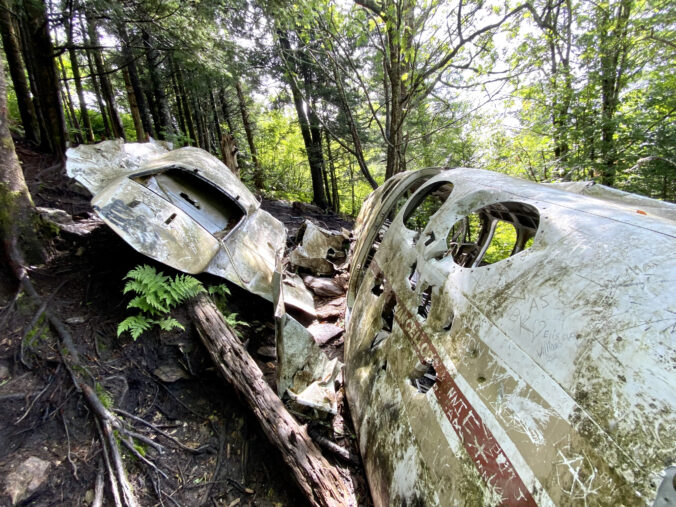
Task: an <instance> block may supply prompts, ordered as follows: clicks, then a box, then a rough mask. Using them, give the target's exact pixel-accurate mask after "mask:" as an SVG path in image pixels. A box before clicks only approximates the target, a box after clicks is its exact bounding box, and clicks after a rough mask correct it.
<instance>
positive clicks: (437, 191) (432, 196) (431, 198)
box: [404, 181, 453, 232]
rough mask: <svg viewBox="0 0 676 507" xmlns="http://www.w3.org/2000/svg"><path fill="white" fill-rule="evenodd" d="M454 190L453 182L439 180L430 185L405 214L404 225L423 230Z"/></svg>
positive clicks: (416, 197) (415, 229)
mask: <svg viewBox="0 0 676 507" xmlns="http://www.w3.org/2000/svg"><path fill="white" fill-rule="evenodd" d="M452 191H453V184H452V183H449V182H443V181H442V182H439V183H436V184H434V185H430V186H429V187H427V188H426V189H425V190H423V191H422V192H421V193H420V194H419V195H417V196H415V198H414V199H413V201H412V202H411V204H410V205H409V208H408V210H407V211H406V215H405V216H404V225H405V226H406V228H408V229H411V230H413V231H418V232H422V231H423V229H425V227H427V223H428V222H429V221H430V218H431V217H432V215H434V214H435V213H436V212H437V211H439V208H441V205H442V204H444V203H445V202H446V200H447V199H448V197H449V196H450V195H451V192H452Z"/></svg>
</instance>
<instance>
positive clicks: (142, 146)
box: [66, 139, 171, 195]
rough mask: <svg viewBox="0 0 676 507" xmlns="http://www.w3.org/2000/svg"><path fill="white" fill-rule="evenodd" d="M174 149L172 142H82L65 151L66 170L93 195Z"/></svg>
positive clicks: (120, 140) (119, 140)
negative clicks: (124, 175)
mask: <svg viewBox="0 0 676 507" xmlns="http://www.w3.org/2000/svg"><path fill="white" fill-rule="evenodd" d="M169 150H171V143H167V142H164V141H155V140H154V139H151V140H150V142H148V143H125V142H124V140H122V139H115V140H112V141H102V142H100V143H96V144H81V145H79V146H78V147H77V148H69V149H68V151H66V157H67V159H68V161H67V163H66V173H67V174H68V176H70V177H71V178H73V179H75V180H77V181H78V182H79V183H81V184H82V185H84V186H85V187H86V188H87V190H89V191H90V192H91V193H92V195H96V194H98V193H99V192H100V191H102V190H103V189H104V188H106V187H107V186H108V185H109V184H110V183H111V182H112V181H113V180H114V179H116V178H119V177H120V176H121V175H123V174H132V173H134V172H137V171H138V169H139V167H141V166H142V165H143V164H144V163H145V162H147V161H148V160H149V159H151V158H153V157H158V156H160V155H163V154H165V153H167V152H168V151H169Z"/></svg>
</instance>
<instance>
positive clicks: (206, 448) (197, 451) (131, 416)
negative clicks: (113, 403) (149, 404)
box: [113, 408, 213, 454]
mask: <svg viewBox="0 0 676 507" xmlns="http://www.w3.org/2000/svg"><path fill="white" fill-rule="evenodd" d="M113 412H115V413H117V414H120V415H123V416H125V417H128V418H129V419H132V420H133V421H136V422H138V423H141V424H143V425H145V426H147V427H148V428H151V429H152V430H154V431H156V432H157V433H159V434H160V435H162V436H163V437H164V438H167V439H169V440H171V441H172V442H174V443H175V444H176V445H177V446H179V447H180V448H181V449H183V450H184V451H188V452H193V453H195V454H201V453H203V452H208V451H210V450H213V448H212V447H211V446H210V445H203V446H200V447H198V448H197V449H193V448H192V447H188V446H187V445H185V444H182V443H181V442H180V441H179V440H178V439H177V438H175V437H173V436H171V435H170V434H169V433H167V432H165V431H162V430H161V429H160V428H159V427H157V426H155V425H154V424H153V423H151V422H148V421H146V420H145V419H141V418H140V417H138V416H135V415H134V414H130V413H129V412H127V411H125V410H122V409H120V408H116V409H113Z"/></svg>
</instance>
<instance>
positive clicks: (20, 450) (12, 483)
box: [0, 146, 370, 506]
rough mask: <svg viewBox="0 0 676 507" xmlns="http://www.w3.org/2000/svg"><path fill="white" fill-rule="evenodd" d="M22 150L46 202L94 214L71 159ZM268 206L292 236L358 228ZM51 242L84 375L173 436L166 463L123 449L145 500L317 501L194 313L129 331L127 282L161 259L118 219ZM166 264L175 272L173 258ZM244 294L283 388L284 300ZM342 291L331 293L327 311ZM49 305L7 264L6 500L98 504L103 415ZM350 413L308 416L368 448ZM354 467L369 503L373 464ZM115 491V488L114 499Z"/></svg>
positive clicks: (47, 290)
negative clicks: (279, 308) (70, 168)
mask: <svg viewBox="0 0 676 507" xmlns="http://www.w3.org/2000/svg"><path fill="white" fill-rule="evenodd" d="M18 152H19V156H20V158H21V160H22V163H23V165H24V170H25V173H26V176H27V180H28V182H29V186H30V190H31V192H32V195H33V196H34V199H35V201H36V205H38V206H46V207H51V208H59V209H62V210H64V211H66V212H67V213H68V214H70V215H71V216H73V217H74V218H76V219H85V218H88V217H90V216H91V215H90V213H91V208H90V206H89V196H88V195H87V194H86V192H85V191H83V190H81V189H80V188H78V187H77V186H76V185H74V184H73V183H72V182H70V181H68V180H67V179H66V178H65V177H64V176H63V173H62V170H61V167H60V166H59V165H57V164H53V163H52V162H51V161H50V160H49V159H47V158H45V157H42V156H40V155H38V154H36V153H34V152H32V151H30V150H28V149H26V148H24V147H21V146H19V148H18ZM264 208H266V209H267V210H268V211H270V212H271V213H272V214H273V215H275V216H277V218H279V219H280V220H282V221H283V222H284V223H285V224H286V225H287V228H288V229H289V238H290V240H292V239H293V238H294V237H295V234H296V232H297V230H298V228H299V227H300V225H301V224H302V223H303V221H304V220H305V219H306V218H309V219H311V220H313V221H315V223H317V224H318V225H320V226H323V227H327V228H329V229H333V230H339V229H340V228H350V226H351V224H350V223H349V222H347V221H345V220H342V219H341V218H340V217H336V216H332V215H324V214H320V213H316V211H315V210H312V209H308V208H305V207H303V206H300V207H299V206H296V207H293V206H291V205H290V204H288V203H281V202H271V201H269V202H265V204H264ZM48 248H49V256H50V258H49V261H48V262H47V264H46V265H44V266H39V267H34V268H32V269H31V272H30V277H31V279H32V281H33V283H34V285H35V287H36V289H37V290H38V292H39V294H40V296H41V297H42V299H43V301H44V302H45V303H46V309H47V311H51V312H53V313H54V314H55V315H57V316H58V317H59V318H60V320H61V321H62V322H64V323H65V324H66V326H67V327H68V329H69V330H70V332H71V334H72V335H73V337H74V339H75V342H76V343H75V344H76V347H77V349H78V351H79V352H80V354H81V360H82V361H83V362H84V367H85V368H84V369H85V370H86V371H85V372H83V374H84V375H85V376H86V377H87V378H89V379H90V381H91V384H92V385H95V386H96V389H97V392H98V394H99V397H100V398H102V399H103V400H106V401H107V403H109V406H110V407H111V408H114V409H116V410H118V412H117V414H118V416H119V417H120V418H121V419H122V420H124V421H126V422H127V423H128V427H129V428H132V429H133V431H135V432H137V433H140V434H143V435H145V436H146V437H147V439H149V440H150V442H154V443H156V444H159V445H151V444H150V443H147V444H144V443H142V444H139V445H138V451H139V453H140V454H141V455H145V456H146V457H147V458H148V459H149V460H151V461H152V462H153V463H154V464H155V465H156V468H152V467H150V466H148V465H147V464H144V463H142V462H141V461H140V460H139V459H138V458H136V457H134V456H133V455H132V453H127V455H126V456H123V458H124V462H125V465H126V467H127V470H128V473H129V478H130V482H131V484H132V486H133V487H134V490H135V492H136V494H137V497H138V499H139V501H140V503H141V504H142V505H228V506H235V505H261V506H265V505H303V504H304V502H305V500H304V499H303V498H302V496H301V495H300V494H299V492H298V490H297V489H296V488H295V486H294V482H293V480H292V478H291V475H290V474H289V472H288V471H287V469H286V465H285V464H284V462H283V461H282V459H281V456H280V455H279V452H278V451H277V450H276V448H274V447H272V446H271V445H270V444H269V443H268V441H267V440H266V438H265V436H264V435H263V434H262V433H261V431H260V429H259V426H258V423H257V421H256V419H255V417H253V415H252V414H251V413H250V410H249V409H248V408H247V407H246V406H245V405H243V404H242V403H241V402H240V400H239V399H238V395H237V393H236V392H235V391H234V390H233V389H232V388H230V387H229V386H228V385H226V384H225V382H224V381H223V380H222V378H221V377H220V376H219V375H218V374H217V373H216V370H215V368H214V366H213V364H212V363H211V362H210V359H209V357H208V355H207V353H206V351H205V350H204V348H203V346H202V345H201V343H200V341H199V339H198V337H197V335H196V333H195V331H194V330H193V328H192V326H191V323H190V321H189V318H188V316H187V314H186V312H185V311H184V310H179V311H178V312H177V314H176V317H177V318H178V320H179V321H180V322H182V323H183V324H184V326H185V328H186V330H185V331H172V332H164V331H163V332H158V331H156V330H154V331H149V332H146V333H145V334H144V335H142V336H141V337H140V338H139V339H138V340H137V341H133V340H132V339H131V338H130V337H129V336H123V337H117V333H116V329H117V324H118V323H119V322H120V321H121V320H122V319H124V318H125V316H127V312H126V308H125V307H126V303H127V302H128V299H129V298H128V297H125V296H123V295H122V288H123V286H124V281H123V277H124V276H125V274H126V273H127V272H128V271H129V270H130V269H132V268H134V267H135V266H137V265H139V264H151V265H154V264H153V262H152V261H151V260H150V259H148V258H146V257H143V256H141V255H140V254H138V253H136V252H135V251H134V250H132V249H131V248H130V247H129V246H127V245H126V243H124V242H123V241H122V240H121V239H119V237H118V236H117V235H115V234H114V233H113V232H112V231H111V230H110V229H108V228H107V227H105V226H100V227H96V228H95V229H94V230H93V232H91V234H89V235H87V236H85V237H80V236H77V235H74V234H69V233H66V232H63V231H62V232H60V233H59V234H58V235H56V236H55V237H54V238H53V239H52V240H51V241H50V243H49V246H48ZM157 268H158V269H161V270H162V271H164V272H165V273H167V274H172V272H171V270H170V269H168V268H166V267H164V266H159V265H158V266H157ZM200 278H201V279H202V280H203V281H204V283H206V284H209V283H221V280H215V279H213V278H211V277H200ZM231 291H232V294H231V296H230V297H229V298H228V310H229V311H231V312H235V313H237V319H238V320H240V321H242V322H245V323H246V324H247V326H240V328H239V329H240V331H241V333H242V340H243V341H244V342H245V343H246V344H247V348H248V350H249V351H250V352H251V354H252V356H253V357H254V358H255V359H256V362H257V363H258V364H259V366H260V367H261V369H262V370H263V372H264V373H265V374H266V378H267V379H268V380H269V381H270V382H271V383H274V378H275V368H276V364H275V358H274V345H275V342H274V339H275V335H274V325H273V320H272V305H271V304H270V303H267V302H266V301H264V300H262V299H260V298H257V297H255V296H252V295H250V294H248V293H247V292H245V291H243V290H240V289H238V288H237V287H231ZM333 300H335V298H333V299H331V298H326V299H325V300H324V302H323V303H325V304H323V305H322V302H321V301H319V306H324V307H326V306H327V305H328V306H330V305H331V301H333ZM44 311H45V307H39V306H38V305H36V303H35V302H34V301H32V300H31V299H29V298H28V297H27V296H26V295H25V294H24V293H23V292H21V291H18V287H17V286H16V283H15V282H14V281H13V280H12V278H11V276H10V275H9V273H8V272H7V270H6V268H5V267H4V266H3V267H0V404H1V406H2V410H0V478H2V479H0V482H1V483H0V505H13V504H17V505H40V506H46V505H87V504H91V503H92V502H93V501H94V497H95V491H96V483H97V476H99V475H100V473H101V471H103V468H104V467H103V465H102V458H103V457H102V451H101V447H100V444H99V442H98V439H97V431H96V428H95V419H94V418H93V417H92V414H91V413H90V412H89V410H88V408H87V405H86V403H85V402H84V401H83V399H82V396H81V395H80V394H79V393H78V392H77V390H76V389H75V387H74V386H73V383H72V380H71V375H70V374H69V372H68V371H67V369H66V367H65V366H64V363H63V361H62V360H61V355H60V354H61V351H60V346H59V340H58V338H57V337H56V335H55V333H54V332H53V330H52V329H51V328H50V326H49V325H48V323H47V321H46V319H45V313H44ZM323 319H324V320H325V321H327V322H331V323H333V324H336V325H341V324H342V320H341V315H340V311H337V312H336V311H327V312H326V313H325V315H324V316H323ZM341 344H342V338H341V337H340V336H338V337H336V338H334V339H332V340H330V341H329V342H328V343H327V344H326V347H327V348H328V349H329V352H330V353H331V355H332V356H333V355H340V353H341ZM346 410H347V409H346V407H345V405H344V403H342V404H341V413H340V414H339V417H341V419H342V420H343V421H344V422H345V426H344V430H343V434H341V435H336V434H335V433H333V430H332V428H333V427H335V425H332V424H331V423H330V421H326V420H316V419H315V418H314V417H307V414H306V415H305V416H301V415H298V417H299V418H300V419H301V421H302V422H303V423H309V424H311V426H312V428H313V432H314V433H319V434H322V435H323V436H325V437H326V438H328V439H330V440H333V441H336V442H337V443H339V444H340V445H342V446H344V447H345V448H347V449H349V450H350V451H352V453H353V454H354V453H355V452H356V447H355V445H354V435H353V433H352V431H351V429H350V424H349V416H348V415H347V413H346ZM132 416H134V417H132ZM142 421H144V422H142ZM327 457H328V458H329V459H330V460H335V459H336V458H334V457H333V456H332V455H327ZM343 466H344V468H345V470H347V473H349V474H350V476H351V478H352V481H353V482H354V484H355V485H356V488H357V491H358V493H359V495H360V498H361V500H362V503H363V504H365V505H368V504H369V503H370V500H369V499H368V493H367V488H366V487H365V480H364V477H363V471H362V469H361V467H360V466H359V465H350V466H346V465H343ZM104 479H105V480H106V481H107V479H106V478H104ZM109 496H110V495H109V492H108V489H107V487H106V489H105V498H106V500H104V505H107V504H108V503H109V501H110V500H109Z"/></svg>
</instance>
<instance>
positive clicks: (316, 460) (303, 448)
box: [190, 296, 357, 506]
mask: <svg viewBox="0 0 676 507" xmlns="http://www.w3.org/2000/svg"><path fill="white" fill-rule="evenodd" d="M190 310H191V315H192V317H193V319H194V322H195V324H196V326H197V331H198V333H199V335H200V338H201V339H202V342H203V343H204V345H205V347H206V348H207V350H208V351H209V354H210V355H211V359H212V360H213V361H214V363H215V364H216V365H217V366H218V369H219V371H220V372H221V374H222V375H223V376H224V377H225V379H226V380H227V381H228V382H229V383H230V384H232V385H233V386H234V387H235V388H236V389H237V390H238V391H239V392H240V394H241V395H242V396H243V397H244V399H245V400H246V402H247V403H248V404H249V406H250V407H251V408H252V410H253V412H254V414H255V415H256V417H257V418H258V420H259V422H260V424H261V428H262V429H263V431H264V433H265V434H266V435H267V437H268V438H269V439H270V441H271V442H272V443H273V444H274V445H276V446H277V448H278V449H279V450H280V451H281V452H282V457H283V458H284V461H286V463H287V464H288V465H289V467H290V468H291V471H292V473H293V475H294V477H295V478H296V481H297V483H298V485H299V486H300V488H301V490H302V491H303V493H305V495H306V496H307V498H308V500H309V501H310V503H311V504H312V505H319V506H339V505H340V506H351V505H354V506H356V505H357V500H356V497H355V494H354V489H353V487H352V484H351V483H350V481H349V480H348V479H346V478H345V477H343V476H342V475H341V474H340V472H339V470H338V469H337V468H336V467H334V466H333V465H331V464H330V463H329V462H328V461H327V460H326V459H325V458H324V456H322V454H321V452H320V450H319V448H318V447H317V446H316V445H315V444H314V442H313V441H312V439H311V438H310V436H309V435H308V432H307V430H306V428H305V427H304V426H301V425H299V424H298V422H296V420H295V419H294V418H293V417H292V416H291V415H290V414H289V413H288V412H287V410H286V408H285V407H284V404H283V403H282V401H281V400H280V399H279V398H278V397H277V395H276V393H275V392H274V391H273V390H272V389H271V388H270V386H268V384H267V383H266V382H265V380H264V379H263V373H262V372H261V370H260V369H259V368H258V366H257V365H256V363H255V361H254V360H253V359H252V358H251V356H249V353H248V352H247V351H246V349H245V348H244V346H243V345H242V343H241V342H240V340H239V339H238V338H237V336H235V333H234V332H233V331H232V329H231V328H230V327H229V326H228V325H227V324H226V323H225V320H224V319H223V315H221V313H220V312H219V311H218V308H216V306H215V305H214V304H213V302H211V301H210V300H209V298H207V297H206V296H200V297H199V298H197V299H196V300H195V301H194V302H193V303H192V306H191V308H190Z"/></svg>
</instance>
